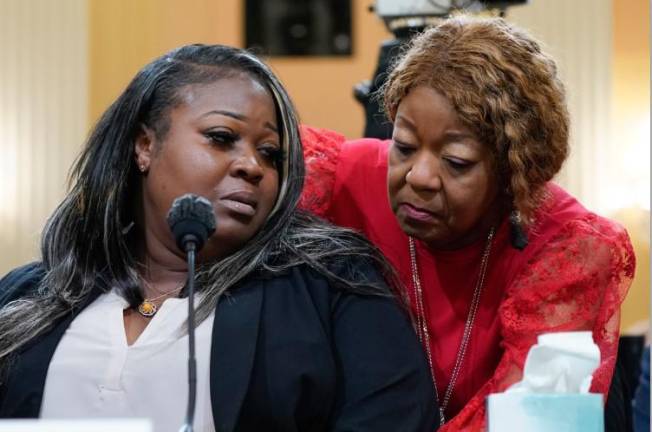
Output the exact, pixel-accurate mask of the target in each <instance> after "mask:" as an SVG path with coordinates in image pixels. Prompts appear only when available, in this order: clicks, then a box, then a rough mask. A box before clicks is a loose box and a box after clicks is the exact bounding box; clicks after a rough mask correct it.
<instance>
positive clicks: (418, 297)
mask: <svg viewBox="0 0 652 432" xmlns="http://www.w3.org/2000/svg"><path fill="white" fill-rule="evenodd" d="M494 234H495V229H494V228H493V227H492V228H491V229H490V230H489V235H488V236H487V243H486V245H485V248H484V253H483V254H482V261H481V262H480V275H479V277H478V281H477V282H476V284H475V290H474V291H473V298H472V300H471V307H470V309H469V315H468V316H467V317H466V324H465V325H464V333H463V335H462V340H461V341H460V347H459V348H458V350H457V356H456V357H455V365H454V366H453V373H452V374H451V380H450V381H449V383H448V386H447V387H446V393H445V394H444V399H443V400H441V403H440V405H439V425H440V426H441V425H443V424H444V423H445V422H446V416H445V415H444V412H445V410H446V407H448V403H449V402H450V399H451V396H452V394H453V389H454V388H455V382H456V381H457V377H458V376H459V373H460V370H461V368H462V363H463V362H464V357H465V355H466V349H467V348H468V346H469V341H470V340H471V330H473V324H474V323H475V316H476V314H477V312H478V306H479V305H480V294H481V293H482V287H483V286H484V279H485V275H486V273H487V264H488V263H489V255H490V253H491V245H492V243H493V238H494ZM408 242H409V245H410V264H411V267H412V283H413V285H414V287H413V289H414V299H415V303H416V304H415V309H416V318H417V335H418V336H419V341H420V342H421V344H422V345H424V346H425V351H426V356H427V357H428V365H429V366H430V374H431V375H432V382H433V384H434V386H435V395H436V396H437V401H439V400H440V399H439V391H438V390H437V380H436V379H435V370H434V369H433V367H432V364H433V362H432V353H431V351H430V331H429V330H428V323H427V322H426V313H425V309H424V306H423V289H422V288H421V278H420V277H419V266H418V263H417V249H416V246H415V243H414V238H412V237H408Z"/></svg>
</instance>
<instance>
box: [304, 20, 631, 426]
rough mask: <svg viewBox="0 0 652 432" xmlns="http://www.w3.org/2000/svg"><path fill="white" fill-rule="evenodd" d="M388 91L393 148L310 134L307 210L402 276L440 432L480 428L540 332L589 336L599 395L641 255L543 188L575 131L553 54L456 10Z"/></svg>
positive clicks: (566, 198) (407, 59) (613, 230)
mask: <svg viewBox="0 0 652 432" xmlns="http://www.w3.org/2000/svg"><path fill="white" fill-rule="evenodd" d="M383 90H384V92H383V96H384V104H385V109H386V112H387V114H388V116H389V118H390V119H391V121H392V122H393V125H394V131H393V137H392V141H391V142H390V141H380V140H375V139H360V140H355V141H346V140H345V139H344V138H343V137H342V136H340V135H337V134H335V133H332V132H329V131H324V130H319V129H312V128H308V127H304V129H303V132H302V133H303V136H302V139H303V144H304V151H305V156H306V162H307V164H308V169H309V171H308V177H307V184H306V187H305V190H304V195H303V198H302V200H303V201H302V202H303V207H304V208H307V209H310V210H313V211H315V212H316V213H319V214H321V215H323V216H325V217H326V218H328V219H329V220H331V221H333V222H335V223H337V224H340V225H345V226H349V227H353V228H357V229H359V230H360V231H362V232H364V233H365V234H366V235H367V236H368V237H369V238H370V239H371V240H372V241H373V242H374V243H375V244H376V245H377V246H378V247H379V248H380V249H381V250H382V251H383V252H384V254H385V255H386V256H387V257H388V258H389V259H390V261H391V262H392V263H393V264H394V266H395V267H396V269H397V270H398V273H399V276H400V278H401V280H402V281H403V283H404V285H405V287H406V293H407V295H406V300H408V301H409V304H410V307H411V311H412V314H413V317H414V321H415V326H416V329H417V332H418V334H419V337H420V339H421V342H422V344H423V346H424V349H425V351H426V353H427V355H428V359H429V361H430V366H431V369H432V375H433V379H434V381H435V386H436V388H437V393H438V398H439V403H440V405H441V406H442V407H443V410H442V412H441V420H442V422H445V425H444V427H443V428H442V429H441V430H442V431H458V430H464V431H478V430H484V428H485V397H486V396H487V395H488V394H490V393H495V392H501V391H504V390H505V389H506V388H508V387H509V386H510V385H511V384H513V383H514V382H516V381H519V380H520V379H521V376H522V370H523V365H524V362H525V357H526V355H527V352H528V350H529V348H530V347H531V346H532V345H533V344H534V343H536V338H537V335H539V334H541V333H545V332H554V331H571V330H591V331H592V332H593V337H594V339H595V341H596V343H597V344H598V346H599V347H600V351H601V356H602V358H601V363H600V366H599V368H598V370H597V371H596V372H595V374H594V377H593V384H592V388H591V390H592V391H593V392H599V393H604V394H606V393H607V391H608V389H609V384H610V381H611V377H612V373H613V369H614V364H615V360H616V353H617V346H618V345H617V343H618V331H619V330H618V328H619V310H620V304H621V302H622V301H623V299H624V297H625V294H626V292H627V289H628V287H629V285H630V283H631V279H632V277H633V273H634V255H633V251H632V247H631V244H630V241H629V238H628V236H627V234H626V232H625V231H624V229H623V228H621V227H620V226H619V225H617V224H616V223H614V222H612V221H609V220H607V219H604V218H602V217H600V216H597V215H596V214H594V213H592V212H590V211H588V210H586V209H585V208H584V207H583V206H582V205H581V204H580V203H579V202H577V201H576V200H575V199H574V198H573V197H572V196H570V195H569V194H568V193H567V192H565V191H564V190H563V189H562V188H560V187H559V186H557V185H555V184H554V183H551V179H552V178H553V177H554V175H555V174H556V173H557V172H558V171H559V170H560V168H561V165H562V163H563V161H564V159H565V158H566V156H567V154H568V128H569V118H568V112H567V109H566V101H565V96H564V89H563V86H562V83H561V82H560V80H559V78H558V76H557V68H556V65H555V63H554V61H553V60H552V59H551V58H550V57H549V56H548V55H546V54H544V53H543V52H542V51H541V49H540V47H539V44H538V43H537V42H536V41H535V40H533V39H532V38H531V37H530V36H529V35H528V34H526V33H524V32H523V31H522V30H519V29H516V28H514V27H513V26H511V25H510V24H507V23H506V22H505V21H504V20H502V19H472V18H468V17H457V18H453V19H449V20H447V21H445V22H444V23H442V24H441V25H439V26H438V27H436V28H434V29H430V30H428V31H426V32H424V33H423V34H422V35H420V36H418V37H417V38H415V39H414V41H413V42H411V45H410V47H409V49H408V50H407V51H406V53H405V54H404V56H403V57H402V58H401V59H400V61H399V62H398V63H397V65H396V66H395V68H394V70H393V71H392V72H391V74H390V76H389V77H388V81H387V84H386V86H385V87H384V89H383Z"/></svg>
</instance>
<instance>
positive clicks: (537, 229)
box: [512, 185, 635, 298]
mask: <svg viewBox="0 0 652 432" xmlns="http://www.w3.org/2000/svg"><path fill="white" fill-rule="evenodd" d="M548 191H549V192H550V194H549V196H548V198H547V202H546V203H545V204H544V206H543V207H542V211H540V212H539V214H538V215H537V221H536V222H535V226H534V227H533V228H532V231H531V232H530V235H531V239H532V241H531V244H530V245H528V248H526V251H527V255H526V259H525V260H524V264H525V265H524V266H523V268H522V269H521V271H520V272H518V275H517V278H516V280H515V282H516V283H515V284H514V285H513V287H512V288H513V289H517V290H519V291H520V290H523V289H525V288H526V287H528V286H531V287H532V288H534V289H541V288H543V287H547V286H552V285H555V286H558V287H559V288H560V289H562V288H563V289H568V290H570V291H573V290H575V289H582V290H584V291H587V292H588V291H595V292H596V293H603V294H604V293H606V292H607V291H608V290H609V287H613V288H614V289H615V290H616V291H617V292H618V297H619V298H620V297H623V296H624V293H625V292H626V290H627V287H628V286H629V282H631V279H632V277H633V275H634V269H635V257H634V251H633V248H632V244H631V242H630V239H629V236H628V234H627V231H626V230H625V229H624V228H623V227H622V226H621V225H620V224H618V223H617V222H615V221H613V220H610V219H608V218H605V217H602V216H599V215H597V214H595V213H593V212H591V211H589V210H587V209H586V208H584V207H583V206H582V205H581V204H580V203H579V202H578V201H577V200H576V199H575V198H573V197H572V196H571V195H570V194H568V193H567V192H565V191H564V190H563V189H561V188H560V187H558V186H555V185H550V187H549V188H548ZM530 246H531V248H530ZM528 249H530V250H529V251H528Z"/></svg>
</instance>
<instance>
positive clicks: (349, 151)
mask: <svg viewBox="0 0 652 432" xmlns="http://www.w3.org/2000/svg"><path fill="white" fill-rule="evenodd" d="M301 141H302V144H303V150H304V155H305V158H306V164H307V165H308V166H311V165H313V164H314V163H315V162H317V161H322V160H331V161H334V160H337V162H338V163H341V164H357V163H362V164H364V165H369V166H371V165H383V166H385V167H386V166H387V164H386V156H387V151H388V149H389V141H382V140H378V139H375V138H360V139H354V140H349V139H347V138H346V137H345V136H344V135H341V134H338V133H337V132H333V131H331V130H327V129H321V128H314V127H310V126H305V125H304V126H301ZM337 168H339V166H338V167H337Z"/></svg>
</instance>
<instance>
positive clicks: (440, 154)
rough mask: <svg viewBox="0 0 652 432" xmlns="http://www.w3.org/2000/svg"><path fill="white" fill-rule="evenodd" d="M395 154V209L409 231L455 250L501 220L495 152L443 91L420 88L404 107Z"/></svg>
mask: <svg viewBox="0 0 652 432" xmlns="http://www.w3.org/2000/svg"><path fill="white" fill-rule="evenodd" d="M392 138H393V142H392V147H391V149H390V153H389V172H388V178H387V182H388V190H389V199H390V204H391V207H392V210H393V212H394V214H395V215H396V218H397V219H398V222H399V224H400V226H401V228H402V229H403V231H405V232H406V233H407V234H408V235H411V236H414V237H416V238H418V239H420V240H422V241H424V242H425V243H427V244H428V245H429V246H431V247H433V248H436V249H454V248H459V247H462V246H465V245H467V244H469V243H472V242H474V241H475V240H477V239H478V238H480V237H482V236H484V235H486V232H487V230H488V229H489V227H490V225H491V224H492V223H495V220H496V212H497V211H496V207H497V195H498V194H497V181H496V176H495V174H494V172H493V169H492V163H491V154H490V153H489V150H488V149H487V147H486V146H485V145H483V144H482V143H481V142H480V141H479V140H478V138H477V137H476V136H475V135H474V134H473V133H472V132H471V131H470V130H469V129H468V128H466V127H464V126H463V125H462V123H461V122H460V120H459V118H458V116H457V113H456V112H455V110H454V109H453V107H452V105H451V104H450V103H449V102H448V100H446V99H445V98H444V97H443V96H442V95H440V94H439V93H438V92H437V91H435V90H433V89H432V88H430V87H426V86H419V87H416V88H414V89H412V90H411V91H410V92H409V93H408V94H407V96H405V97H404V98H403V100H402V101H401V103H400V104H399V106H398V110H397V113H396V118H395V121H394V133H393V137H392Z"/></svg>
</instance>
